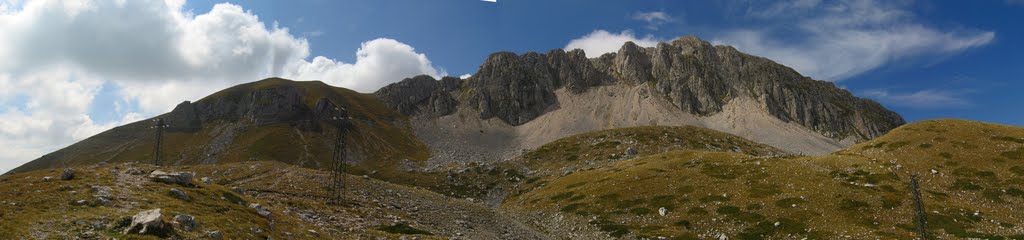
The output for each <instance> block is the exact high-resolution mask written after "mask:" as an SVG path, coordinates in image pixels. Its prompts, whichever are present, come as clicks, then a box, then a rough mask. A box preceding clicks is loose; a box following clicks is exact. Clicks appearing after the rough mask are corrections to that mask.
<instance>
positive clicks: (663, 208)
mask: <svg viewBox="0 0 1024 240" xmlns="http://www.w3.org/2000/svg"><path fill="white" fill-rule="evenodd" d="M666 214H668V209H665V207H661V208H658V215H661V216H662V217H664V216H665V215H666Z"/></svg>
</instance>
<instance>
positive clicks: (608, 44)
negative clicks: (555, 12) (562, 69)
mask: <svg viewBox="0 0 1024 240" xmlns="http://www.w3.org/2000/svg"><path fill="white" fill-rule="evenodd" d="M628 41H632V42H633V43H636V45H638V46H641V47H654V46H656V45H658V42H659V40H657V39H655V38H654V36H651V35H647V36H644V37H643V38H637V37H636V36H635V35H633V32H632V31H629V30H626V31H622V32H620V33H612V32H608V31H605V30H596V31H594V32H591V33H590V34H587V35H586V36H583V37H580V38H577V39H573V40H571V41H569V44H567V45H565V49H583V52H584V53H586V54H587V57H588V58H596V57H600V56H601V55H602V54H605V53H611V52H618V51H619V48H622V44H624V43H626V42H628Z"/></svg>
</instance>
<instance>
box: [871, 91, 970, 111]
mask: <svg viewBox="0 0 1024 240" xmlns="http://www.w3.org/2000/svg"><path fill="white" fill-rule="evenodd" d="M864 95H865V96H867V97H869V98H873V99H875V100H878V101H879V102H883V103H886V104H891V105H896V106H905V107H912V108H962V107H969V106H971V102H970V101H968V100H967V99H965V98H964V97H963V95H965V92H962V91H961V92H958V91H950V90H939V89H925V90H920V91H916V92H904V93H894V92H890V91H889V90H887V89H873V90H868V91H865V92H864Z"/></svg>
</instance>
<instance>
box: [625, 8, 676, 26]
mask: <svg viewBox="0 0 1024 240" xmlns="http://www.w3.org/2000/svg"><path fill="white" fill-rule="evenodd" d="M633 19H634V20H639V21H644V22H647V26H645V27H646V28H647V29H650V30H658V27H660V26H661V25H662V24H665V23H668V22H672V21H675V18H673V17H672V16H671V15H669V14H668V13H665V12H662V11H654V12H638V13H635V14H633Z"/></svg>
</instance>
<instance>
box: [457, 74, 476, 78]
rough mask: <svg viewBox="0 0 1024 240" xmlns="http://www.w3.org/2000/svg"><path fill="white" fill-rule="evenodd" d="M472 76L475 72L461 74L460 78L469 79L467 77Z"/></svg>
mask: <svg viewBox="0 0 1024 240" xmlns="http://www.w3.org/2000/svg"><path fill="white" fill-rule="evenodd" d="M472 76H473V74H469V73H467V74H462V75H461V76H459V78H460V79H467V78H469V77H472Z"/></svg>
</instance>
